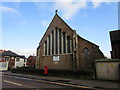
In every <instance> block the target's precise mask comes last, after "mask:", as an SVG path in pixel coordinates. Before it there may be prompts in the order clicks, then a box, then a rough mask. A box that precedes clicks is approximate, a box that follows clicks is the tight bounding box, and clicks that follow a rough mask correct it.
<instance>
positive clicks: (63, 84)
mask: <svg viewBox="0 0 120 90" xmlns="http://www.w3.org/2000/svg"><path fill="white" fill-rule="evenodd" d="M36 81H41V82H45V83H52V84H58V85H64V86H71V87H77V88H86V89H93V90H95V88H92V87H87V86H78V85H72V84H65V83H56V82H51V81H43V80H36Z"/></svg>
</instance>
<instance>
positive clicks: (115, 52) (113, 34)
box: [110, 30, 120, 59]
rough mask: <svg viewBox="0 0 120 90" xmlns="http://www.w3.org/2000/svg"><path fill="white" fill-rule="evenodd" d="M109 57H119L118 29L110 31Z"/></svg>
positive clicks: (119, 35)
mask: <svg viewBox="0 0 120 90" xmlns="http://www.w3.org/2000/svg"><path fill="white" fill-rule="evenodd" d="M110 39H111V47H112V51H111V58H114V59H120V30H116V31H110Z"/></svg>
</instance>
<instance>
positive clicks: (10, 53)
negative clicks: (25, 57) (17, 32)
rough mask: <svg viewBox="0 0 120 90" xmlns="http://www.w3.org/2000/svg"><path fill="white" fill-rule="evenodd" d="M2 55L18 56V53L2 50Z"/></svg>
mask: <svg viewBox="0 0 120 90" xmlns="http://www.w3.org/2000/svg"><path fill="white" fill-rule="evenodd" d="M2 56H13V57H18V56H19V55H18V54H16V53H14V52H12V51H10V50H9V51H4V52H3V53H2Z"/></svg>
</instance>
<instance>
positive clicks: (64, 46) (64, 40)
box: [63, 32, 66, 53]
mask: <svg viewBox="0 0 120 90" xmlns="http://www.w3.org/2000/svg"><path fill="white" fill-rule="evenodd" d="M63 52H64V53H66V33H65V32H63Z"/></svg>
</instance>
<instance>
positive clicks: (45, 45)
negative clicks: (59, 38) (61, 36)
mask: <svg viewBox="0 0 120 90" xmlns="http://www.w3.org/2000/svg"><path fill="white" fill-rule="evenodd" d="M44 47H45V55H47V41H45V46H44Z"/></svg>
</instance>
